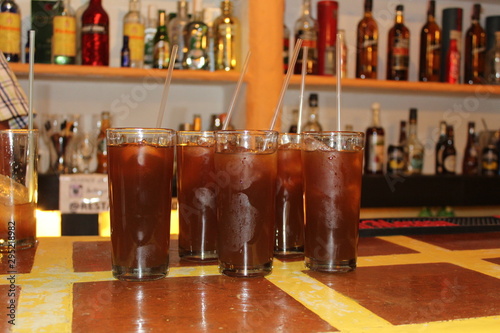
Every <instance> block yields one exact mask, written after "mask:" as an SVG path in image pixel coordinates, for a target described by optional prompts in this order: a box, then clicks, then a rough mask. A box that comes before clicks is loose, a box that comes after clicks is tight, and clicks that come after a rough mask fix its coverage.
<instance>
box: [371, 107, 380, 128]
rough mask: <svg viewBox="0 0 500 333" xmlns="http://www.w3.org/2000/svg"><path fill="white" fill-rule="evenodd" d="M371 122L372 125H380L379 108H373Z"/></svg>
mask: <svg viewBox="0 0 500 333" xmlns="http://www.w3.org/2000/svg"><path fill="white" fill-rule="evenodd" d="M372 124H373V127H380V110H379V109H373V120H372Z"/></svg>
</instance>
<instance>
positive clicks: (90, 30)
mask: <svg viewBox="0 0 500 333" xmlns="http://www.w3.org/2000/svg"><path fill="white" fill-rule="evenodd" d="M82 33H83V34H99V35H104V34H107V30H106V27H105V26H103V25H99V24H86V25H84V26H82Z"/></svg>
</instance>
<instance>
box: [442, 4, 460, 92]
mask: <svg viewBox="0 0 500 333" xmlns="http://www.w3.org/2000/svg"><path fill="white" fill-rule="evenodd" d="M462 17H463V9H462V8H445V9H443V14H442V22H443V23H442V25H441V29H442V31H441V75H440V76H441V77H440V81H441V82H448V80H447V77H446V74H447V72H446V68H448V57H447V55H448V50H449V49H450V46H451V40H453V39H455V40H456V41H457V49H458V51H459V52H461V50H462Z"/></svg>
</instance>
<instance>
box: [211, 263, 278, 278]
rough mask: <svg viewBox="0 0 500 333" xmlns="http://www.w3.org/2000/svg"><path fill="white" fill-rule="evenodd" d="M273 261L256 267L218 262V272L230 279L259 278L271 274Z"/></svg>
mask: <svg viewBox="0 0 500 333" xmlns="http://www.w3.org/2000/svg"><path fill="white" fill-rule="evenodd" d="M272 270H273V261H272V260H271V261H269V262H266V263H265V264H263V265H257V266H246V267H245V266H235V265H232V264H227V263H224V262H221V261H220V260H219V272H220V273H221V274H224V275H227V276H231V277H246V278H249V277H261V276H266V275H269V274H271V271H272Z"/></svg>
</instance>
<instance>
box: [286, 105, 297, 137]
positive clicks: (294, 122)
mask: <svg viewBox="0 0 500 333" xmlns="http://www.w3.org/2000/svg"><path fill="white" fill-rule="evenodd" d="M298 123H299V110H297V109H294V110H292V123H291V124H290V128H289V129H288V133H297V132H298Z"/></svg>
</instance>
